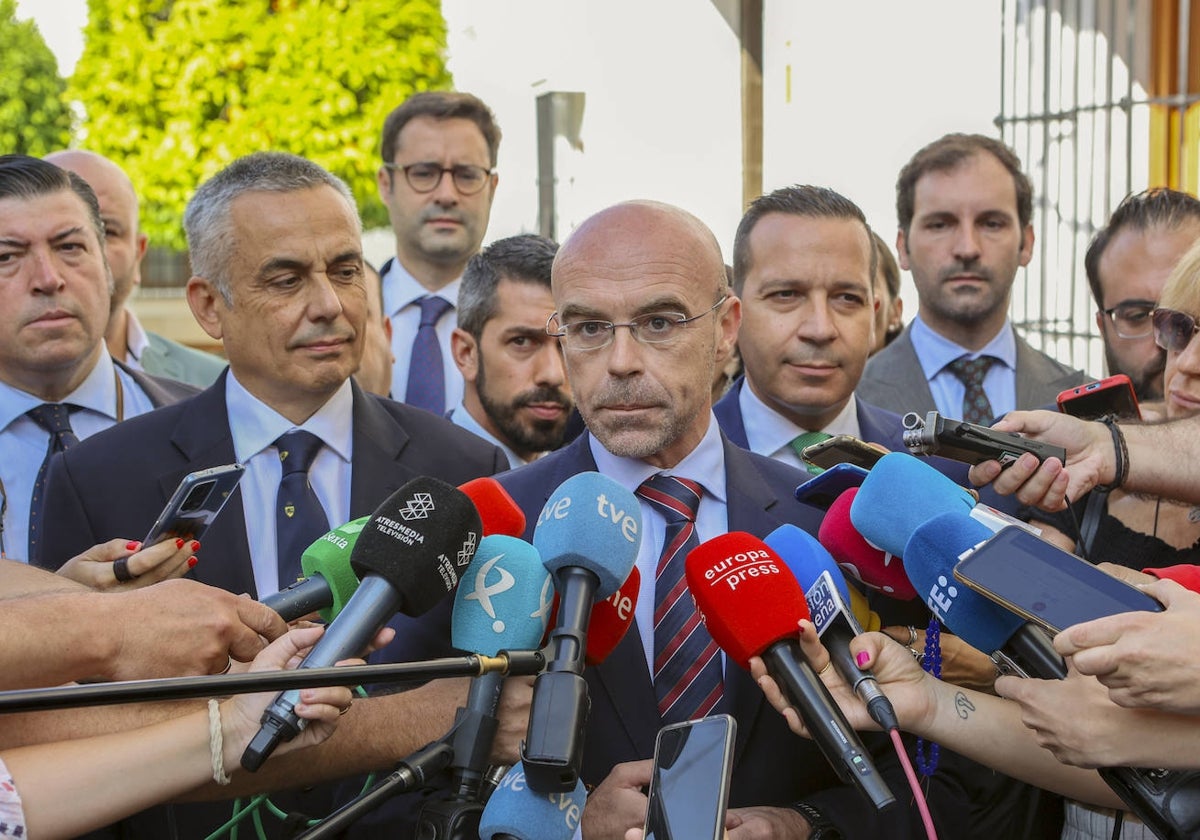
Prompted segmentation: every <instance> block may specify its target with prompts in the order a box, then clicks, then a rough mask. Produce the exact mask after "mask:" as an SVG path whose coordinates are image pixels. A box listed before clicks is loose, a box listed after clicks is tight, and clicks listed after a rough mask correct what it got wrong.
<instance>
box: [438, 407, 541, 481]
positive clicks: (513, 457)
mask: <svg viewBox="0 0 1200 840" xmlns="http://www.w3.org/2000/svg"><path fill="white" fill-rule="evenodd" d="M450 422H452V423H454V425H456V426H459V427H460V428H463V429H466V430H467V431H468V432H470V433H471V434H473V435H475V436H476V437H481V438H483V439H484V440H486V441H487V442H488V443H493V444H495V445H496V446H498V447H500V448H501V449H502V450H503V451H504V454H505V455H506V456H507V457H508V463H509V465H510V466H512V468H513V469H516V468H517V467H520V466H524V465H525V464H528V463H530V462H531V461H535V460H537V459H538V458H540V457H541V456H542V455H544V454H545V453H542V452H539V453H537V454H535V455H534V456H533V458H531V459H530V460H529V461H526V460H525V459H524V458H522V457H521V456H520V455H518V454H517V453H516V452H514V451H513V450H512V447H510V446H509V445H508V444H506V443H505V442H504V441H502V440H500V439H499V438H498V437H496V436H495V435H493V434H492V433H491V432H489V431H488V430H487V429H485V428H484V427H483V424H481V423H480V422H479V421H478V420H476V419H475V418H474V417H473V416H472V415H471V412H469V411H467V407H466V405H464V404H463V403H459V404H458V408H456V409H454V410H453V411H451V412H450Z"/></svg>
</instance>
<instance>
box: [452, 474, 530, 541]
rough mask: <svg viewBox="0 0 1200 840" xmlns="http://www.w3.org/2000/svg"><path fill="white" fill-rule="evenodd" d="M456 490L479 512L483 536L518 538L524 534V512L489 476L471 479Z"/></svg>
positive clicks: (498, 483)
mask: <svg viewBox="0 0 1200 840" xmlns="http://www.w3.org/2000/svg"><path fill="white" fill-rule="evenodd" d="M458 489H459V490H461V491H463V492H464V493H466V494H467V497H468V498H470V500H471V501H472V502H473V503H474V505H475V509H476V510H477V511H479V518H480V519H481V520H482V521H483V534H484V536H489V537H490V536H491V535H492V534H503V535H504V536H508V537H519V536H521V535H522V534H524V533H525V512H524V511H523V510H521V508H520V507H519V506H518V505H517V503H516V502H515V501H513V497H512V496H510V495H508V491H507V490H505V489H504V488H503V487H502V486H500V482H498V481H496V479H494V478H492V477H491V476H490V475H487V476H484V477H483V478H474V479H471V480H470V481H468V482H467V483H466V484H460V485H458Z"/></svg>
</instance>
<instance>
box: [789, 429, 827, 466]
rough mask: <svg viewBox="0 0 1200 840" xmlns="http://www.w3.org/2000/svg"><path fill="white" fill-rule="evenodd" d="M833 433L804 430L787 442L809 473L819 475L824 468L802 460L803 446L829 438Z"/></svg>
mask: <svg viewBox="0 0 1200 840" xmlns="http://www.w3.org/2000/svg"><path fill="white" fill-rule="evenodd" d="M831 437H833V435H827V434H825V433H824V432H805V433H804V434H802V435H797V436H796V437H794V438H793V439H792V441H791V443H789V444H788V446H790V447H791V448H792V451H793V452H795V453H796V457H798V458H799V459H800V463H801V464H802V465H803V466H804V468H805V469H806V470H808V474H809V475H820V474H821V473H823V472H825V470H823V469H821V468H820V467H818V466H817V465H816V464H810V463H808V461H805V460H804V448H805V447H806V446H812V445H813V444H814V443H820V442H821V441H823V440H829V439H830V438H831Z"/></svg>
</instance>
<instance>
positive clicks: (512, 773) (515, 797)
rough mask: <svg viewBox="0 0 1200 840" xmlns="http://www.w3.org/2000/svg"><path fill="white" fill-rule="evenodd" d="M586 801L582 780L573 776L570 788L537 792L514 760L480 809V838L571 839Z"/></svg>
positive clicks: (521, 839) (501, 839)
mask: <svg viewBox="0 0 1200 840" xmlns="http://www.w3.org/2000/svg"><path fill="white" fill-rule="evenodd" d="M586 802H587V794H586V793H585V792H584V789H583V782H582V781H579V780H576V782H575V787H573V788H571V790H569V791H555V792H554V793H537V792H535V791H534V789H533V788H532V787H531V786H530V785H529V783H528V779H527V778H526V774H525V768H524V767H523V766H522V765H521V764H520V763H517V764H514V765H513V766H512V767H511V768H510V769H509V771H508V773H506V774H505V776H504V778H503V779H501V781H500V784H499V785H498V786H497V787H496V792H495V793H493V794H492V798H491V799H489V800H488V804H487V807H486V808H484V809H483V818H482V819H481V820H480V822H479V837H480V840H570V838H572V837H574V836H575V832H576V831H577V830H578V829H579V823H580V820H582V818H583V808H584V805H585V803H586Z"/></svg>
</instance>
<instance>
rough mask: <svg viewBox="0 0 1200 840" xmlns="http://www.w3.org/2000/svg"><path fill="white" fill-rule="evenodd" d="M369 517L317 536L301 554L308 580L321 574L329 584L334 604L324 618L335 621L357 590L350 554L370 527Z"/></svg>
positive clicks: (302, 567) (302, 565) (351, 521)
mask: <svg viewBox="0 0 1200 840" xmlns="http://www.w3.org/2000/svg"><path fill="white" fill-rule="evenodd" d="M367 519H368V517H366V516H360V517H359V518H358V519H352V520H350V521H349V522H347V523H346V524H345V525H339V526H338V527H336V528H334V529H333V530H331V531H328V532H326V533H325V534H324V535H322V536H320V537H317V539H316V540H314V541H313V544H312V545H310V546H309V547H308V548H306V549H304V553H303V554H301V555H300V568H301V569H302V570H303V572H304V576H305V577H308V578H310V577H313V576H314V575H320V576H321V577H323V578H324V579H325V582H326V583H328V584H329V594H330V596H331V597H332V598H333V601H332V603H331V604H330V605H329V606H328V607H326V608H325V609H323V610H321V618H322V619H323V620H324V621H325V622H326V623H328V622H330V621H333V619H334V618H335V617H336V616H337V614H338V613H340V612H341V611H342V607H344V606H346V602H347V601H349V600H350V596H351V595H353V594H354V591H355V590H356V589H358V576H357V575H356V574H354V569H352V568H351V567H350V553H351V552H352V551H354V546H355V545H356V544H357V543H358V535H359V534H360V533H361V532H362V529H363V526H365V525H366V524H367Z"/></svg>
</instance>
